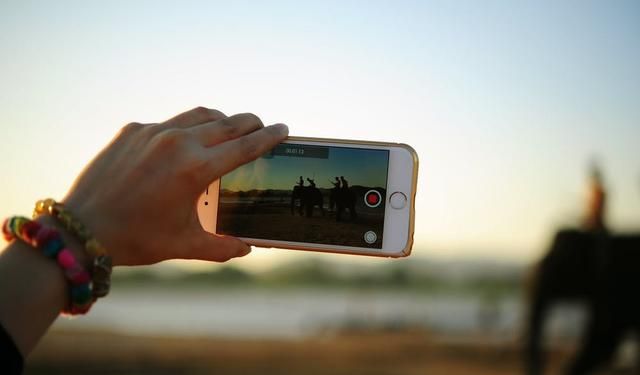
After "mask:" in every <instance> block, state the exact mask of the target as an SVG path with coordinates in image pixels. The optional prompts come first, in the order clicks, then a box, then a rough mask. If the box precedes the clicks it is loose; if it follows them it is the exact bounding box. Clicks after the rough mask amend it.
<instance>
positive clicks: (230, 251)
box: [188, 230, 251, 262]
mask: <svg viewBox="0 0 640 375" xmlns="http://www.w3.org/2000/svg"><path fill="white" fill-rule="evenodd" d="M192 238H193V242H192V246H191V248H190V250H189V252H190V254H188V257H189V258H190V259H200V260H208V261H213V262H226V261H228V260H229V259H232V258H239V257H243V256H245V255H247V254H249V253H250V252H251V246H249V245H247V244H246V243H244V242H242V241H241V240H239V239H238V238H235V237H232V236H224V235H217V234H213V233H208V232H205V231H203V230H201V231H200V233H199V234H198V235H195V236H193V237H192Z"/></svg>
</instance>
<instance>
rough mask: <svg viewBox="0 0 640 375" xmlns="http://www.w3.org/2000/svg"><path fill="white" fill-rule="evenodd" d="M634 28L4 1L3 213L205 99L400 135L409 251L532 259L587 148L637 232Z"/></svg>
mask: <svg viewBox="0 0 640 375" xmlns="http://www.w3.org/2000/svg"><path fill="white" fill-rule="evenodd" d="M639 36H640V3H639V2H637V1H624V0H621V1H615V2H608V1H589V0H586V1H572V0H568V1H561V2H558V1H517V0H516V1H492V0H487V1H472V0H468V1H465V0H461V1H317V2H300V1H282V2H281V1H274V2H259V1H233V2H230V1H224V2H222V1H220V2H218V1H179V2H177V1H175V2H164V1H114V2H97V1H56V2H45V1H42V2H33V1H12V0H8V1H7V0H5V1H2V2H1V3H0V54H1V55H2V58H1V59H0V127H1V128H0V129H1V134H2V138H1V140H0V168H2V171H3V181H2V183H1V184H0V216H2V217H6V216H8V215H12V214H29V213H30V211H31V208H32V205H33V202H34V201H35V200H37V199H40V198H43V197H48V196H52V197H57V198H61V197H62V196H64V194H65V192H66V190H67V189H68V188H69V186H70V185H71V183H72V182H73V180H74V178H75V176H77V175H78V173H80V171H81V170H82V168H83V166H84V165H85V164H86V163H87V162H88V161H89V160H90V159H91V158H92V157H93V156H94V155H95V154H96V153H97V152H98V151H99V150H100V149H101V148H102V147H104V145H106V144H107V142H108V141H109V140H110V139H111V138H112V137H113V136H114V134H115V133H116V132H117V131H118V130H119V129H120V128H121V127H122V126H123V125H124V124H126V123H128V122H132V121H138V122H157V121H162V120H164V119H167V118H169V117H171V116H173V115H174V114H176V113H180V112H182V111H185V110H187V109H190V108H193V107H195V106H198V105H202V106H208V107H213V108H217V109H219V110H221V111H223V112H225V113H227V114H233V113H239V112H253V113H255V114H257V115H259V116H260V117H261V118H262V119H263V121H264V122H265V123H267V124H269V123H275V122H283V123H286V124H288V125H289V127H290V134H291V135H296V136H305V137H327V138H347V139H364V140H372V141H384V142H401V143H407V144H410V145H411V146H413V147H414V148H415V149H416V151H417V152H418V155H419V158H420V171H419V187H418V195H417V201H416V233H415V245H414V253H413V254H414V255H412V256H416V257H430V256H431V257H441V258H452V259H462V258H465V259H466V258H478V257H480V258H487V259H496V260H508V261H511V260H513V261H523V262H527V261H533V260H535V259H537V258H538V257H539V256H540V255H541V254H542V253H543V251H544V250H545V247H546V246H547V244H548V242H549V240H550V237H551V235H552V233H553V231H554V230H556V229H558V228H559V227H561V226H568V225H576V224H577V223H578V222H579V220H580V216H581V214H582V212H583V207H584V196H585V189H586V181H587V166H588V164H589V162H590V161H591V160H597V162H598V163H599V164H600V165H601V166H602V168H603V172H604V178H605V183H606V187H607V192H608V198H609V199H608V207H607V214H608V221H609V223H610V225H611V227H612V228H613V229H615V230H620V231H622V230H638V229H640V150H639V149H640V148H639V147H638V145H639V144H640V69H638V67H639V66H640V38H639ZM285 253H286V255H285ZM292 256H293V257H295V256H303V255H300V254H295V255H292V254H291V252H273V251H271V252H266V251H265V252H260V251H258V252H257V254H254V255H252V256H251V257H250V258H251V259H248V260H242V261H241V262H245V263H247V264H250V263H251V262H254V263H261V264H269V263H271V262H275V261H278V260H280V259H285V258H286V257H292ZM376 261H379V260H376ZM245 263H242V264H245Z"/></svg>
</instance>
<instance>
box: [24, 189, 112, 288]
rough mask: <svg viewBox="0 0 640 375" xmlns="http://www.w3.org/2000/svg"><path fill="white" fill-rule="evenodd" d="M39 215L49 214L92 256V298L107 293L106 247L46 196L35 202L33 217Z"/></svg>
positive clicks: (108, 258) (107, 261)
mask: <svg viewBox="0 0 640 375" xmlns="http://www.w3.org/2000/svg"><path fill="white" fill-rule="evenodd" d="M40 215H51V216H52V217H54V218H55V219H57V220H58V221H59V222H60V223H61V224H62V225H63V226H64V227H65V229H67V230H68V231H69V232H70V233H71V234H72V235H74V236H75V237H77V238H78V239H79V240H80V241H81V242H82V243H83V245H84V249H85V251H86V252H87V253H88V254H89V255H90V256H91V257H92V258H93V262H92V263H93V266H92V272H91V284H92V295H93V298H94V299H97V298H101V297H104V296H106V295H107V294H109V289H110V288H111V269H112V267H113V264H112V261H111V257H110V256H109V255H108V254H107V251H106V249H105V248H104V247H103V246H102V245H101V244H100V243H99V242H98V240H96V239H95V237H93V235H92V234H91V232H90V231H89V230H88V229H87V227H85V226H84V224H82V222H80V221H79V220H77V219H76V218H75V217H74V216H73V215H72V214H71V212H69V210H67V209H66V207H64V205H63V204H61V203H58V202H56V201H55V200H53V199H51V198H48V199H44V200H39V201H38V202H36V206H35V208H34V210H33V217H34V219H35V218H36V217H38V216H40Z"/></svg>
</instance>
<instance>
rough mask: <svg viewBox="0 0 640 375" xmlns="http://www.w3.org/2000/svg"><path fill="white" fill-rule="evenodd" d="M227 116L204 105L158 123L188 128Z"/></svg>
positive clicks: (162, 125)
mask: <svg viewBox="0 0 640 375" xmlns="http://www.w3.org/2000/svg"><path fill="white" fill-rule="evenodd" d="M225 117H227V116H226V115H225V114H224V113H222V112H220V111H218V110H215V109H209V108H205V107H196V108H194V109H192V110H190V111H187V112H183V113H181V114H179V115H177V116H175V117H172V118H170V119H169V120H167V121H165V122H163V123H161V124H159V125H160V126H161V127H163V128H168V127H176V128H189V127H192V126H195V125H200V124H204V123H205V122H212V121H218V120H221V119H223V118H225Z"/></svg>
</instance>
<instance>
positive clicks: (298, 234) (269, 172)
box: [216, 143, 389, 249]
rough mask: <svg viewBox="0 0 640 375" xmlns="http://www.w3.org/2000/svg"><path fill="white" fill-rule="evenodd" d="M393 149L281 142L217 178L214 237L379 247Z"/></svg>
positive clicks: (380, 246) (380, 245) (380, 244)
mask: <svg viewBox="0 0 640 375" xmlns="http://www.w3.org/2000/svg"><path fill="white" fill-rule="evenodd" d="M388 167H389V151H388V150H379V149H365V148H351V147H340V146H316V145H303V144H288V143H283V144H280V145H278V146H276V147H275V148H274V149H273V150H272V151H270V152H269V153H267V154H265V155H264V156H263V157H261V158H258V159H257V160H255V161H253V162H251V163H249V164H245V165H243V166H241V167H239V168H237V169H235V170H234V171H233V172H231V173H229V174H227V175H225V176H224V177H222V178H221V180H220V191H219V194H220V196H219V199H218V202H219V203H218V213H217V224H216V233H220V234H228V235H233V236H236V237H245V238H257V239H269V240H280V241H291V242H302V243H317V244H328V245H341V246H355V247H370V248H378V249H380V248H382V237H383V232H384V218H385V206H386V205H385V201H386V195H387V191H386V187H387V173H388Z"/></svg>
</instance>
